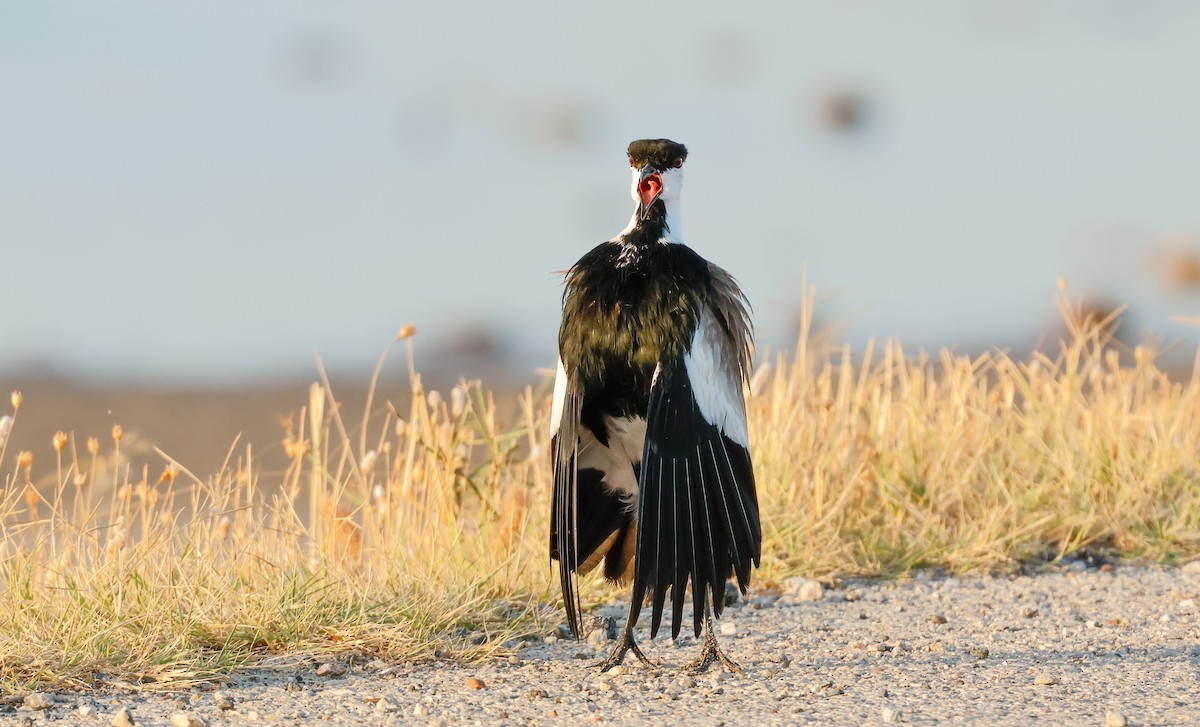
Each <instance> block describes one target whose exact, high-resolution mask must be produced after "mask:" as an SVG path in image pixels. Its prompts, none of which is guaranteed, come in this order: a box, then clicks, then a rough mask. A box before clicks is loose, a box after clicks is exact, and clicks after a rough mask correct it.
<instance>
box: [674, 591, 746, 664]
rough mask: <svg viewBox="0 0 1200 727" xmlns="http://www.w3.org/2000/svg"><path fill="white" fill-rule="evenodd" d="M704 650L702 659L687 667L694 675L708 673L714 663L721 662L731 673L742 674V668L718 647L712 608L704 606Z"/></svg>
mask: <svg viewBox="0 0 1200 727" xmlns="http://www.w3.org/2000/svg"><path fill="white" fill-rule="evenodd" d="M704 632H705V637H704V650H703V651H701V652H700V657H699V658H698V659H696V660H695V661H693V662H691V663H690V664H688V665H687V667H686V668H688V669H690V670H691V671H692V673H694V674H699V673H700V672H703V671H708V667H710V666H712V663H713V662H714V661H719V662H721V665H722V666H724V667H725V668H726V669H728V670H729V671H731V672H733V673H734V674H741V673H742V667H740V666H738V665H737V662H735V661H734V660H733V659H730V658H729V657H728V656H725V652H723V651H721V649H720V648H718V647H717V635H716V634H715V633H713V619H712V606H711V605H709V604H708V603H707V601H706V602H705V604H704Z"/></svg>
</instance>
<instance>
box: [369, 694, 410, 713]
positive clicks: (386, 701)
mask: <svg viewBox="0 0 1200 727" xmlns="http://www.w3.org/2000/svg"><path fill="white" fill-rule="evenodd" d="M401 709H403V707H401V706H400V703H399V702H397V701H396V700H394V699H392V698H391V697H380V698H379V701H378V702H376V703H375V711H376V712H379V713H380V714H384V713H386V712H399V711H400V710H401Z"/></svg>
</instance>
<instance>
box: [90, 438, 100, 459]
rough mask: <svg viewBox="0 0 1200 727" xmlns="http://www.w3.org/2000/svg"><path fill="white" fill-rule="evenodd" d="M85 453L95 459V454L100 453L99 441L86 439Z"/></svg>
mask: <svg viewBox="0 0 1200 727" xmlns="http://www.w3.org/2000/svg"><path fill="white" fill-rule="evenodd" d="M87 451H88V454H90V455H92V456H93V457H95V456H96V455H97V454H99V453H100V440H99V439H96V438H95V437H88V440H87Z"/></svg>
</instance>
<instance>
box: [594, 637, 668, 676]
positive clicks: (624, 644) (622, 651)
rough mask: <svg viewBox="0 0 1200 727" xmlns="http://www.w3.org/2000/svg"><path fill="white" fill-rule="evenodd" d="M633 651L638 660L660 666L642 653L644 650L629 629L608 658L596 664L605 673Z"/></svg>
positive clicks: (650, 665)
mask: <svg viewBox="0 0 1200 727" xmlns="http://www.w3.org/2000/svg"><path fill="white" fill-rule="evenodd" d="M631 651H632V652H633V655H634V656H636V657H637V658H638V661H640V662H642V663H643V664H645V665H646V666H649V667H652V668H658V664H656V663H654V661H652V660H651V659H650V657H648V656H646V655H645V654H643V653H642V650H641V649H640V648H638V645H637V642H636V641H634V640H633V634H631V633H629V632H628V631H627V632H625V633H624V634H622V635H621V637H620V638H619V639H618V640H617V646H616V648H614V649H613V650H612V653H611V654H609V655H608V658H606V659H605V660H604V661H602V662H600V663H598V664H596V666H598V667H600V672H601V673H604V672H606V671H608V670H609V669H612V668H613V667H614V666H616V665H618V664H620V663H621V662H622V661H625V655H626V654H628V653H629V652H631Z"/></svg>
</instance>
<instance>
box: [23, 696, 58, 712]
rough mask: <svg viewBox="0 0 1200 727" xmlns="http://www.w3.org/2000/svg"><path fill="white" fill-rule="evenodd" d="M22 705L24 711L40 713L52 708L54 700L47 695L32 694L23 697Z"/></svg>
mask: <svg viewBox="0 0 1200 727" xmlns="http://www.w3.org/2000/svg"><path fill="white" fill-rule="evenodd" d="M24 704H25V708H26V709H33V710H37V711H41V710H45V709H50V708H51V707H53V706H54V700H53V699H51V698H50V696H49V695H46V694H42V693H41V692H34V693H33V694H26V695H25V700H24Z"/></svg>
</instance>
